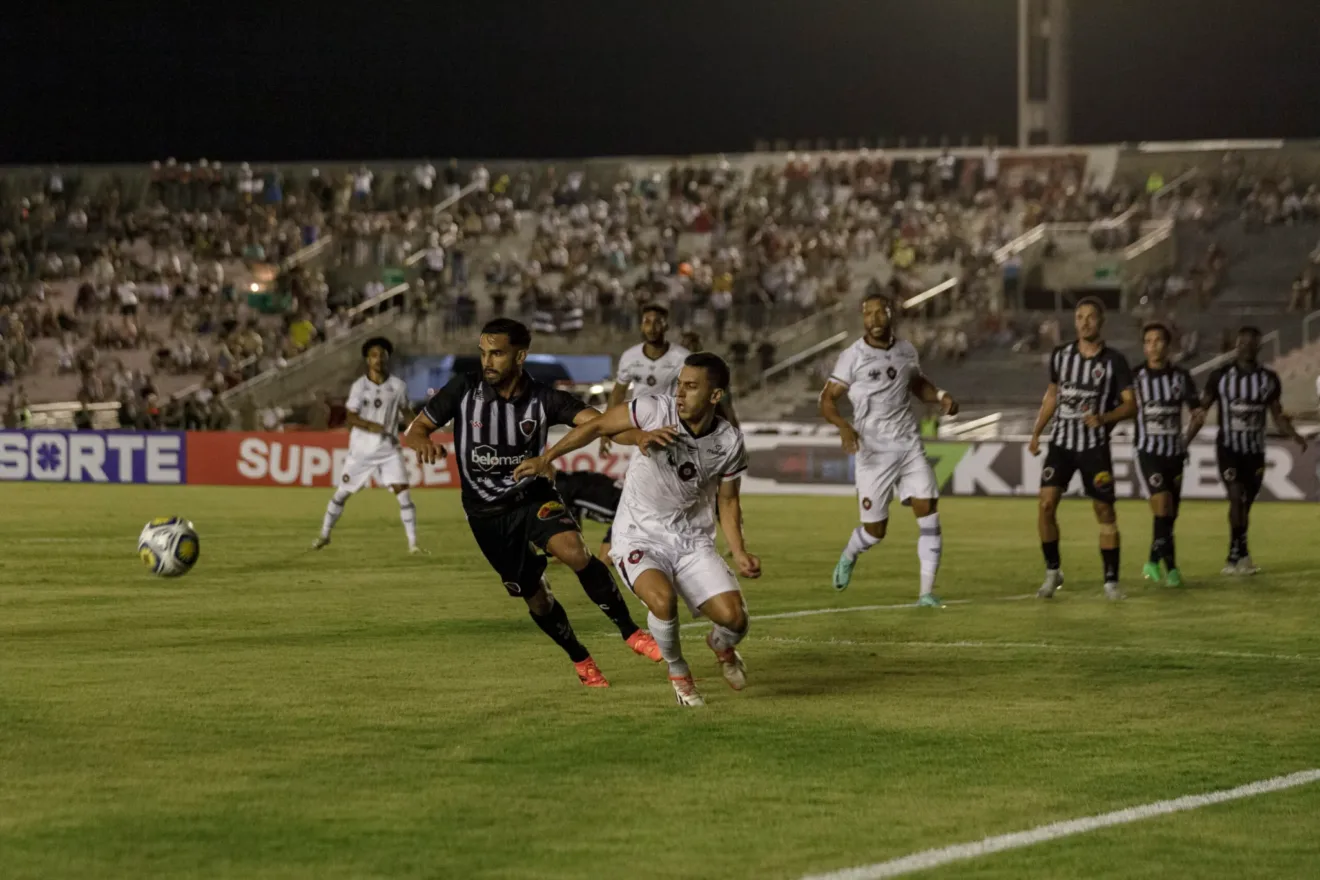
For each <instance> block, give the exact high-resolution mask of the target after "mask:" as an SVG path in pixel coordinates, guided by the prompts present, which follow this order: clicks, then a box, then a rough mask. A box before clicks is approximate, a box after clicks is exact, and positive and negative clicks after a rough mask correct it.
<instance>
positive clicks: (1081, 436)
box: [1050, 342, 1132, 452]
mask: <svg viewBox="0 0 1320 880" xmlns="http://www.w3.org/2000/svg"><path fill="white" fill-rule="evenodd" d="M1050 383H1051V384H1053V385H1056V386H1057V387H1058V391H1059V396H1058V406H1057V408H1056V409H1055V411H1054V434H1053V436H1052V437H1051V439H1050V444H1051V445H1053V446H1059V447H1062V448H1063V449H1071V450H1072V451H1074V452H1080V451H1081V450H1083V449H1095V448H1097V447H1100V446H1108V445H1109V434H1110V432H1111V431H1112V430H1113V428H1112V426H1103V425H1102V426H1101V427H1099V428H1088V427H1087V426H1086V421H1085V420H1086V417H1087V416H1089V415H1091V414H1095V415H1104V414H1105V413H1107V412H1109V411H1111V410H1114V409H1117V408H1118V405H1119V403H1121V402H1122V399H1123V398H1122V393H1123V391H1125V390H1126V389H1129V388H1131V387H1132V371H1131V369H1130V368H1129V367H1128V362H1127V359H1126V358H1125V357H1123V355H1122V354H1120V353H1119V352H1117V351H1115V350H1114V349H1112V348H1109V347H1108V346H1101V348H1100V350H1099V351H1098V352H1096V353H1095V354H1094V355H1091V356H1090V357H1088V356H1086V355H1084V354H1082V352H1081V351H1080V350H1079V349H1078V346H1077V343H1076V342H1068V343H1065V344H1064V345H1060V346H1059V347H1058V348H1056V349H1054V353H1053V354H1051V355H1050Z"/></svg>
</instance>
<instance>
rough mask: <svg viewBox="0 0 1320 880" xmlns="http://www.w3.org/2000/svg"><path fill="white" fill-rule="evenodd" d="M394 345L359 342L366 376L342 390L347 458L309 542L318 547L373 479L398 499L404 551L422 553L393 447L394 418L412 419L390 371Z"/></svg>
mask: <svg viewBox="0 0 1320 880" xmlns="http://www.w3.org/2000/svg"><path fill="white" fill-rule="evenodd" d="M393 353H394V346H393V345H392V344H390V341H389V340H388V339H386V338H384V337H383V336H377V337H375V338H373V339H368V340H367V341H366V342H365V343H363V345H362V357H363V358H365V359H366V361H367V374H366V375H365V376H360V377H358V380H357V381H356V382H354V383H353V387H352V389H350V390H349V392H348V403H347V404H346V406H345V408H346V409H347V410H348V426H349V428H350V432H349V435H348V458H347V459H346V460H345V461H344V473H343V476H341V477H340V478H339V485H338V486H336V487H335V494H334V495H333V496H331V498H330V503H329V504H328V505H327V506H326V509H325V519H324V520H323V521H322V523H321V535H320V537H318V538H317V539H316V541H315V542H314V543H313V544H312V548H313V549H316V550H320V549H321V548H322V547H324V546H326V545H327V544H329V543H330V531H331V530H332V529H333V528H334V527H335V523H336V522H338V520H339V517H340V516H342V515H343V513H344V505H345V504H347V503H348V499H349V498H351V497H352V496H353V495H355V494H356V493H357V492H358V491H359V490H361V489H362V488H364V487H365V486H366V485H367V483H369V482H370V481H371V478H372V477H373V476H374V477H376V480H377V482H379V483H380V484H381V485H384V486H389V487H390V491H391V492H393V493H394V497H396V498H397V499H399V518H400V519H402V520H403V530H404V533H405V534H406V535H407V536H408V552H409V553H422V552H425V551H423V550H422V549H421V548H420V547H418V546H417V508H416V507H414V506H413V502H412V496H411V495H410V494H409V492H408V471H407V469H406V468H405V467H404V464H403V452H402V449H401V447H400V445H399V418H400V416H406V417H407V418H410V419H411V418H412V411H411V409H410V408H409V406H408V387H407V386H406V385H405V384H404V382H403V380H402V379H400V378H399V377H398V376H391V375H390V355H392V354H393Z"/></svg>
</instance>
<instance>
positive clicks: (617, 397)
mask: <svg viewBox="0 0 1320 880" xmlns="http://www.w3.org/2000/svg"><path fill="white" fill-rule="evenodd" d="M629 384H631V383H629V382H628V380H626V379H625V378H624V377H623V376H622V375H619V376H616V377H615V379H614V384H613V385H611V386H610V402H609V405H608V406H606V407H605V409H606V410H611V409H614V407H616V406H622V405H623V404H624V403H626V402H627V400H628V386H629ZM612 439H613V441H614V442H615V443H621V444H623V445H624V446H635V445H637V444H636V438H629V437H628V436H627V435H626V434H621V435H619V436H616V437H614V438H612ZM628 439H632V440H633V441H634V442H632V443H629V442H628ZM610 440H611V438H610V437H602V438H600V452H601V455H609V454H610Z"/></svg>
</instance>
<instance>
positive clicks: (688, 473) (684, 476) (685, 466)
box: [678, 461, 697, 480]
mask: <svg viewBox="0 0 1320 880" xmlns="http://www.w3.org/2000/svg"><path fill="white" fill-rule="evenodd" d="M696 475H697V466H696V465H695V464H693V463H692V462H690V461H685V462H683V463H682V464H680V465H679V466H678V478H679V479H680V480H690V479H692V478H693V477H695V476H696Z"/></svg>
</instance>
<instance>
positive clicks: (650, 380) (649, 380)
mask: <svg viewBox="0 0 1320 880" xmlns="http://www.w3.org/2000/svg"><path fill="white" fill-rule="evenodd" d="M646 384H647V385H654V384H655V376H647V377H646Z"/></svg>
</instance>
